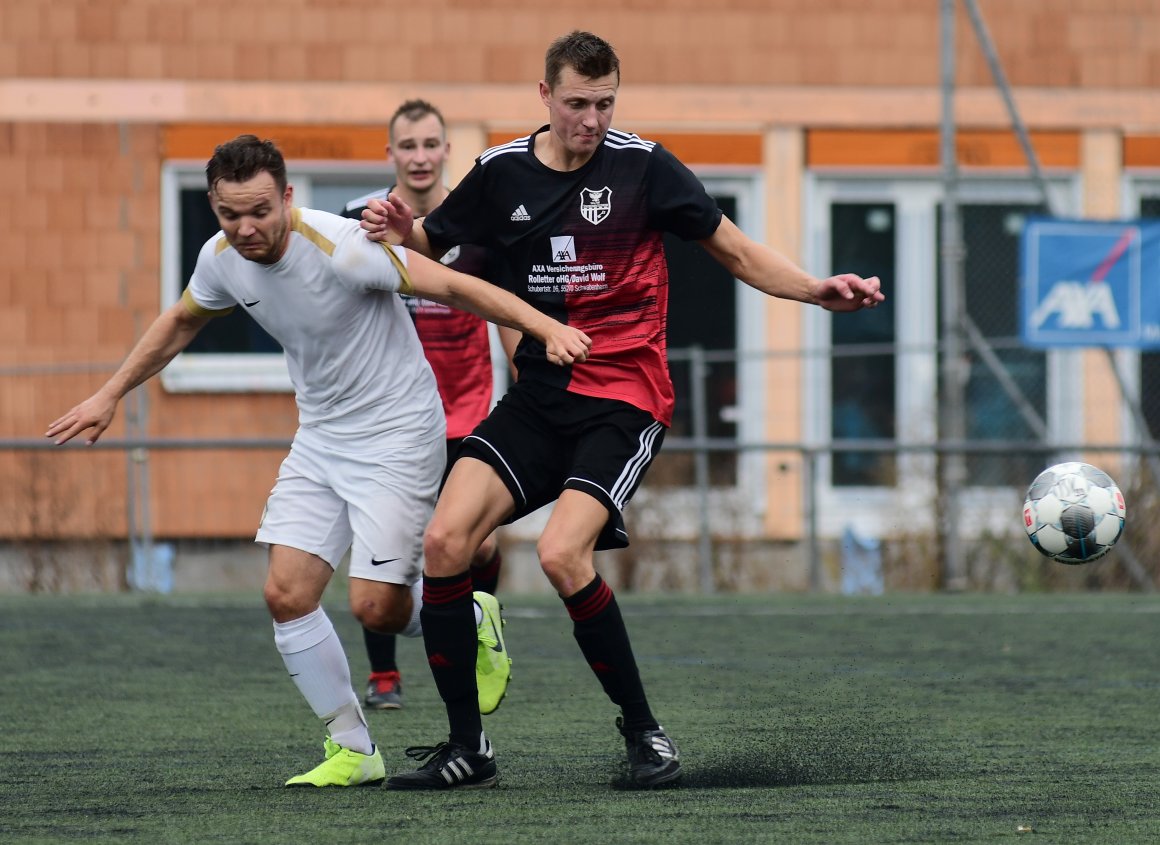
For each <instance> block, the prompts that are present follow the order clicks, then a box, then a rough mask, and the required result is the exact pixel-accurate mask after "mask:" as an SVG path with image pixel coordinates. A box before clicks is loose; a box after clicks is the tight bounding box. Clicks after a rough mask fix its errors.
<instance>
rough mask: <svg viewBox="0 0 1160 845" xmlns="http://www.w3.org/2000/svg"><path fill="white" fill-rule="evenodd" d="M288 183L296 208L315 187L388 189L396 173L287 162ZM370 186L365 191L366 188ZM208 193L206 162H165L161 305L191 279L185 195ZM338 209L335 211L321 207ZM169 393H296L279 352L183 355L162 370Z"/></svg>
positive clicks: (380, 166) (375, 167)
mask: <svg viewBox="0 0 1160 845" xmlns="http://www.w3.org/2000/svg"><path fill="white" fill-rule="evenodd" d="M286 169H287V172H286V176H287V181H288V182H289V183H290V184H291V185H293V186H294V205H295V206H299V207H306V208H311V207H313V206H312V205H311V202H312V200H313V197H314V192H315V188H316V183H318V182H337V183H340V184H342V183H349V184H350V186H351V193H350V197H351V198H353V197H355V196H358V195H359V194H360V193H366V192H367V191H369V190H374V189H375V188H379V187H386V186H387V185H390V184H391V182H392V180H393V178H394V171H393V169H392V168H391V167H390V166H389V165H388V164H387V163H386V161H378V162H372V161H351V162H336V161H293V162H287V168H286ZM368 185H369V186H371V187H365V186H368ZM192 188H198V189H201V190H205V162H204V161H200V160H199V161H195V160H190V159H173V160H169V161H166V162H165V163H164V165H163V166H162V170H161V209H160V214H161V279H160V285H161V307H162V309H165V308H168V307H169V306H171V305H173V304H174V303H175V302H177V301H178V300H179V299H180V298H181V293H182V291H183V290H184V288H185V285H186V284H187V283H188V281H189V280H188V279H184V278H182V274H181V226H182V215H181V204H180V199H181V193H182V192H183V191H185V190H189V189H192ZM323 210H326V211H336V210H337V209H323ZM161 384H162V386H163V387H164V389H165V390H167V391H168V392H170V393H292V392H293V390H294V387H293V385H292V384H291V383H290V372H289V369H288V368H287V366H286V358H285V356H284V355H282V354H281V353H269V352H234V353H205V352H202V353H197V352H181V353H179V354H178V355H177V357H175V358H174V359H173V361H171V362H170V363H169V365H168V366H167V367H166V368H165V369H164V370H162V371H161Z"/></svg>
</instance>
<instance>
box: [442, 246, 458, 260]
mask: <svg viewBox="0 0 1160 845" xmlns="http://www.w3.org/2000/svg"><path fill="white" fill-rule="evenodd" d="M458 258H459V246H458V245H456V246H453V247H451V249H449V250H447V252H445V253H443V257H442V258H440V259H439V261H440V262H441V263H443V264H454V263H455V261H456V260H457V259H458Z"/></svg>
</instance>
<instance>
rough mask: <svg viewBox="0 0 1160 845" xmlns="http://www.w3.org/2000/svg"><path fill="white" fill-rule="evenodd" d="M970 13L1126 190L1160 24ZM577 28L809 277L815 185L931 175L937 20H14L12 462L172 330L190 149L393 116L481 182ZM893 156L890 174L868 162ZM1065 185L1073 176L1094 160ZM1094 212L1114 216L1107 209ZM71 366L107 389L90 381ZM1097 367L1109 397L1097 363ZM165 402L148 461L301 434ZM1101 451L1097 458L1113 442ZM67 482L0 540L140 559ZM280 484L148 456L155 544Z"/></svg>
mask: <svg viewBox="0 0 1160 845" xmlns="http://www.w3.org/2000/svg"><path fill="white" fill-rule="evenodd" d="M980 6H981V8H982V11H983V13H984V15H985V17H986V19H987V22H988V25H989V28H990V32H991V33H992V36H993V38H994V40H995V42H996V45H997V48H998V51H999V55H1000V58H1001V60H1002V62H1003V64H1004V67H1005V69H1006V72H1007V74H1008V76H1009V78H1010V80H1011V82H1012V83H1013V85H1014V86H1016V96H1017V100H1018V102H1019V105H1020V109H1021V111H1022V114H1023V117H1024V119H1025V120H1026V122H1027V123H1028V125H1029V126H1030V127H1031V128H1032V129H1033V130H1036V131H1037V132H1040V133H1042V134H1041V135H1040V136H1039V140H1038V142H1037V143H1038V144H1042V145H1043V146H1042V148H1041V149H1042V152H1043V154H1044V155H1045V156H1048V157H1049V156H1050V154H1051V151H1052V150H1056V151H1057V152H1058V149H1057V146H1053V144H1054V143H1055V142H1057V141H1058V139H1059V138H1060V137H1062V138H1064V143H1065V144H1066V143H1077V141H1076V139H1079V138H1086V137H1088V135H1085V134H1084V133H1092V132H1094V133H1098V138H1099V140H1098V141H1097V142H1093V143H1090V144H1088V145H1087V146H1085V148H1084V149H1085V152H1084V155H1083V164H1082V167H1083V172H1084V175H1085V178H1088V176H1089V174H1090V178H1092V179H1093V180H1098V186H1099V190H1101V191H1105V192H1106V191H1107V190H1108V186H1109V185H1115V184H1116V180H1117V179H1118V178H1119V174H1120V173H1121V172H1122V159H1123V155H1122V152H1121V148H1122V147H1123V148H1125V149H1126V148H1127V147H1126V146H1125V144H1126V143H1135V144H1136V145H1137V147H1138V148H1140V149H1146V150H1147V149H1155V145H1154V138H1155V136H1157V135H1160V97H1156V96H1155V93H1154V89H1155V88H1156V87H1157V86H1158V84H1160V0H1070V2H1065V0H1020V2H1018V3H1010V2H1006V0H980ZM577 27H579V28H586V29H591V30H593V31H595V32H598V33H600V34H602V35H603V36H605V37H607V38H608V39H609V40H610V41H612V42H613V43H614V44H615V45H616V46H617V48H618V50H619V52H620V55H621V58H622V69H623V76H624V81H625V85H624V89H623V91H622V93H621V97H620V101H619V105H618V112H617V125H619V126H622V127H623V128H627V129H632V130H634V131H639V132H642V134H645V133H647V134H651V135H654V136H655V135H664V134H666V133H667V134H669V135H677V134H681V133H683V134H684V135H685V136H686V137H687V138H690V139H693V140H695V139H696V137H698V136H708V137H709V139H710V140H709V142H708V145H707V147H706V148H707V149H709V150H717V151H718V154H719V155H720V156H721V158H722V161H721V162H720V163H722V164H730V162H728V161H726V160H725V159H726V158H727V155H728V150H730V149H732V148H733V144H732V143H731V142H723V141H722V139H723V138H725V139H729V138H737V137H744V138H748V139H749V141H751V142H752V144H753V145H754V146H753V148H754V149H756V150H758V153H757V156H756V159H755V160H752V161H748V162H746V163H742V164H741V165H736V164H734V166H742V167H748V168H750V169H751V171H752V172H754V173H757V174H760V175H761V176H762V177H763V178H764V180H765V184H766V186H767V190H768V195H767V197H766V207H765V209H764V212H765V213H764V220H765V221H766V236H767V237H768V239H769V241H770V242H771V243H772V244H774V245H775V246H777V247H779V248H780V249H782V250H783V251H784V252H786V253H787V254H789V255H790V256H791V257H795V258H798V259H800V258H801V249H800V247H801V242H800V239H801V237H802V235H801V226H800V214H801V202H802V198H801V178H802V175H803V173H804V172H805V169H806V168H807V167H809V166H829V167H834V166H836V167H842V166H851V167H855V168H864V167H884V168H894V169H898V168H902V169H906V168H919V169H921V168H926V169H930V168H932V167H934V166H935V165H936V164H937V155H936V154H937V146H935V147H933V148H932V146H931V142H930V138H931V137H932V135H931V133H932V132H933V131H934V130H935V129H936V127H937V124H938V118H939V108H940V102H941V101H940V96H939V90H938V87H937V86H938V79H939V64H938V52H937V51H938V43H939V27H938V4H937V3H935V2H933V0H869V1H868V2H867V0H717V2H708V3H706V2H704V1H703V0H702V2H697V3H694V2H692V0H628V2H625V0H586V2H575V0H558V2H555V3H552V4H544V3H542V2H531V0H503V1H502V2H501V0H432V2H428V3H425V4H423V6H422V7H421V8H412V9H403V10H398V11H396V10H395V8H394V7H391V6H390V5H380V6H374V5H371V6H367V5H366V4H363V3H356V2H352V0H297V2H287V3H285V4H281V5H279V6H276V7H269V6H263V7H249V6H243V5H242V4H238V3H236V2H229V3H226V2H222V0H196V2H195V0H164V2H161V0H122V1H121V2H115V3H114V2H110V0H56V2H54V3H52V4H48V3H43V2H33V3H5V4H3V5H2V6H0V197H2V201H0V227H2V229H3V231H4V232H5V233H6V237H5V241H4V247H3V249H2V250H0V368H3V373H4V376H3V382H2V384H3V401H2V402H0V438H35V437H38V436H40V434H41V433H42V432H43V430H44V428H45V426H46V424H47V423H48V422H49V421H50V420H52V419H53V418H55V417H56V416H57V415H58V414H59V413H61V412H62V411H64V410H65V409H67V407H69V406H70V405H71V404H72V403H74V402H75V401H77V400H79V399H80V398H82V397H84V396H86V395H88V394H89V393H90V392H91V391H92V390H93V389H94V388H95V387H96V386H97V385H99V384H100V383H101V382H102V381H103V380H104V378H105V377H107V375H108V372H109V371H110V370H111V368H113V367H115V366H116V364H117V363H118V362H119V360H120V359H121V358H122V357H123V355H124V353H125V351H126V350H127V348H128V347H129V345H130V344H131V343H132V342H133V340H134V339H135V338H136V337H138V336H139V335H140V333H141V331H143V330H144V328H145V327H146V326H147V325H148V323H149V322H150V321H151V320H152V319H153V317H154V316H155V315H156V314H157V313H158V311H159V310H160V308H161V307H163V303H162V302H161V297H160V287H159V284H158V275H159V272H160V243H161V238H160V226H159V209H160V205H161V200H160V194H159V178H160V172H161V167H162V163H163V161H164V160H165V158H166V156H167V150H166V148H165V139H166V138H167V137H171V136H172V134H173V132H174V130H175V128H176V129H182V130H189V129H190V128H191V127H194V128H196V127H198V126H203V127H204V126H206V125H214V126H217V127H221V129H222V132H223V133H227V132H228V133H233V132H234V131H243V130H245V129H247V127H250V126H252V125H253V124H254V123H255V122H260V123H263V124H267V125H271V124H273V125H297V126H301V127H304V128H310V127H318V128H320V129H323V130H325V129H326V128H327V127H331V126H336V125H352V126H369V127H378V128H380V129H381V128H382V125H383V123H384V121H385V117H386V115H387V114H389V112H390V111H391V109H392V108H393V107H394V105H395V104H396V103H398V102H399V101H401V100H402V99H404V98H406V97H410V96H423V97H427V98H429V99H432V100H433V101H435V102H437V103H439V104H440V106H441V107H442V108H443V110H444V112H445V114H446V115H447V117H448V120H449V122H450V132H451V134H452V137H453V138H455V139H457V147H456V158H455V160H454V162H453V170H454V171H455V174H454V175H456V176H457V175H460V174H462V173H463V172H465V170H466V168H467V167H468V166H469V165H470V161H471V157H472V155H473V153H470V152H469V150H468V149H467V148H468V147H470V146H473V145H474V146H477V147H478V146H479V145H480V144H481V142H483V141H484V139H492V138H495V137H503V136H506V137H511V135H512V134H514V133H516V132H524V131H527V130H528V129H529V128H530V127H532V126H534V125H536V124H537V123H538V122H540V121H542V119H543V107H542V105H541V104H540V102H539V100H538V98H537V96H536V90H535V83H536V80H538V79H539V78H540V76H541V75H542V56H543V51H544V48H545V46H546V44H547V43H548V42H549V41H550V40H551V39H552V38H553V37H555V36H557V35H559V34H562V33H564V32H567V31H568V30H570V29H572V28H577ZM957 44H958V51H957V53H958V59H957V76H958V82H959V85H960V86H961V87H960V90H959V92H958V96H957V110H956V113H957V115H958V118H959V120H960V125H961V127H962V128H963V129H964V130H978V131H983V132H1000V133H1003V132H1006V128H1007V126H1008V121H1007V115H1006V113H1005V111H1004V108H1003V103H1002V100H1001V99H1000V98H999V96H998V95H997V94H996V92H995V90H994V88H993V87H991V84H990V83H991V80H990V77H989V72H988V70H987V67H986V64H985V62H984V60H983V56H982V53H981V51H980V50H979V48H978V46H977V44H976V43H975V40H974V36H973V34H972V33H971V31H970V27H969V24H968V22H967V20H966V19H965V17H964V16H963V15H962V14H961V13H960V15H959V19H958V26H957ZM867 130H874V131H875V132H878V131H880V130H891V131H892V132H896V133H898V132H902V133H911V134H908V135H899V134H890V135H882V134H867V132H866V131H867ZM1051 133H1056V134H1055V135H1052V134H1051ZM225 137H228V134H223V135H222V138H223V139H224V138H225ZM714 137H715V138H716V142H714V141H713V138H714ZM1125 137H1127V141H1125ZM907 139H910V141H907ZM915 139H918V140H917V141H916V140H915ZM1068 139H1070V141H1069V140H1068ZM911 142H913V143H911ZM826 143H830V144H831V146H830V147H826V146H825V144H826ZM875 143H879V144H881V146H882V149H884V150H886V151H887V154H890V155H897V156H899V157H900V158H899V160H897V161H882V160H877V159H873V157H871V159H870V160H865V158H866V156H867V155H870V152H872V150H873V149H874V144H875ZM996 143H998V146H996V145H995V144H994V143H993V144H990V145H988V144H983V145H982V146H981V147H977V148H976V149H984V148H985V149H989V150H993V149H997V148H999V147H1003V148H1004V149H1008V150H1011V149H1016V150H1017V147H1016V146H1015V144H1014V140H1013V137H1011V136H1010V135H1009V134H1008V135H1007V136H1006V140H1005V141H1003V142H1001V143H1000V142H996ZM908 144H909V145H908ZM1004 144H1005V145H1006V146H1005V147H1004ZM1149 145H1152V146H1149ZM1077 149H1078V147H1077ZM825 150H829V152H828V153H827V154H828V155H829V156H830V158H825V157H824V156H823V152H824V151H825ZM932 150H933V151H934V153H935V155H934V157H932ZM960 150H961V156H963V160H964V164H965V165H967V166H970V165H972V164H973V165H976V166H978V165H982V166H996V165H999V166H1003V165H1005V164H1008V162H1007V160H1006V159H1004V160H1002V161H999V162H996V161H992V160H988V161H983V162H980V161H978V160H976V159H972V158H971V150H972V147H971V140H970V138H969V137H968V138H966V139H965V140H964V141H963V143H962V144H961V145H960ZM868 151H870V152H868ZM204 154H208V152H207V151H204V150H203V155H204ZM360 155H362V153H360ZM819 156H821V157H820V158H819ZM1144 160H1145V161H1147V160H1148V159H1147V156H1146V155H1145V156H1144ZM709 163H710V164H711V163H712V162H709ZM1048 163H1049V164H1050V161H1049V162H1048ZM1152 163H1153V164H1160V156H1158V157H1157V161H1155V162H1152ZM1011 164H1012V166H1017V165H1018V164H1019V162H1018V160H1015V161H1014V162H1013V163H1011ZM1066 166H1073V167H1078V166H1079V163H1078V159H1077V161H1076V163H1074V164H1072V165H1066ZM1095 186H1096V183H1095V182H1093V187H1095ZM1089 207H1090V209H1091V210H1092V211H1093V212H1095V213H1099V214H1103V213H1105V212H1106V210H1107V209H1114V208H1115V204H1114V202H1111V201H1104V200H1101V201H1099V202H1095V201H1093V202H1092V203H1091V204H1089ZM796 320H797V318H796V317H795V311H794V309H793V308H792V307H786V306H785V305H784V304H781V303H771V304H770V305H769V310H768V314H767V323H768V324H769V325H770V326H771V327H772V326H778V327H784V331H778V332H777V333H776V335H777V340H778V342H780V343H783V344H789V343H792V342H794V340H795V338H797V337H799V329H798V325H797V322H796ZM81 362H88V363H89V366H88V367H87V368H80V367H76V366H74V365H76V364H78V363H81ZM783 366H784V365H783ZM1090 366H1091V367H1092V368H1093V373H1094V374H1098V368H1099V366H1100V364H1099V362H1096V361H1093V362H1092V363H1091V364H1090ZM1105 381H1106V380H1105ZM768 383H769V384H770V385H777V386H778V390H780V391H783V392H784V391H786V390H788V391H790V393H791V394H792V393H795V392H796V387H795V385H798V384H799V383H800V372H798V371H794V370H789V371H783V372H779V371H775V370H773V369H771V371H770V374H769V379H768ZM147 396H148V402H149V406H150V412H149V416H148V419H149V420H150V430H149V432H148V433H149V434H150V435H152V436H157V437H181V436H193V435H198V436H205V437H219V436H221V437H224V436H238V437H260V438H280V437H289V436H290V435H291V433H292V432H293V429H294V421H295V413H294V408H293V404H292V401H291V400H290V398H289V397H288V396H286V395H281V394H276V395H265V394H263V395H257V394H247V395H181V396H175V395H170V394H166V393H165V392H164V391H162V389H161V388H160V386H159V384H157V383H156V382H154V383H153V384H152V385H151V386H150V387H149V389H148V391H147ZM791 407H792V402H791ZM795 418H796V414H793V413H789V414H779V415H776V417H775V415H772V414H771V415H770V419H771V423H770V426H771V427H770V430H769V432H768V436H769V437H770V439H771V440H791V439H794V437H795V436H796V435H797V434H800V432H797V431H795V430H794V426H793V425H792V424H790V425H788V426H787V425H786V423H785V421H786V420H793V419H795ZM775 419H776V420H777V422H772V420H775ZM125 420H126V413H125V410H124V409H122V413H121V414H120V415H119V416H118V419H117V421H116V422H115V423H114V427H113V429H112V430H111V431H110V435H109V436H120V435H124V434H125V433H126V429H125V427H124V426H125ZM1096 425H1098V426H1099V431H1100V432H1102V431H1103V430H1104V427H1105V426H1106V425H1112V426H1114V421H1113V422H1111V423H1108V422H1107V421H1106V420H1105V421H1103V422H1099V423H1098V424H1096ZM1101 436H1102V434H1101ZM55 457H59V456H53V458H54V459H50V457H49V456H47V455H43V454H40V453H37V454H36V455H35V456H33V455H30V454H27V453H11V452H4V453H0V477H4V478H15V479H30V480H28V481H22V482H20V483H5V484H2V485H0V508H2V509H3V510H2V512H3V513H5V514H6V515H7V517H8V523H9V525H8V528H7V529H4V528H3V527H0V531H4V530H7V531H9V532H15V533H18V534H19V533H23V532H28V531H30V530H33V531H34V530H36V529H35V526H36V525H43V524H44V523H45V521H46V520H54V521H55V524H58V525H59V526H61V529H60V530H62V531H64V532H66V533H70V534H77V535H86V534H92V533H99V532H101V531H107V530H110V529H109V527H110V526H114V528H113V529H112V530H114V531H123V530H124V525H125V521H126V518H127V516H126V508H125V505H124V484H125V482H124V478H125V475H126V473H127V471H128V470H127V467H126V465H125V459H124V456H122V455H120V454H118V453H111V452H101V453H99V454H96V455H74V454H71V453H70V454H69V455H68V456H67V457H63V458H61V459H59V460H56V459H55ZM279 457H280V455H279V453H278V452H277V451H275V450H265V451H259V452H255V453H237V452H222V453H206V452H180V453H162V452H154V453H153V455H152V456H151V462H152V468H153V477H154V478H155V479H158V481H157V482H156V483H155V484H154V489H153V496H152V499H151V501H152V505H153V519H154V527H155V530H156V531H157V533H158V534H159V535H162V536H165V535H169V536H223V535H225V536H244V535H246V534H249V533H250V532H251V531H252V529H253V526H254V522H255V520H256V517H257V513H258V512H259V510H260V503H261V502H262V501H263V499H264V497H265V494H266V492H267V491H268V489H269V486H270V483H271V480H272V478H273V476H274V472H275V470H276V466H277V461H278V458H279ZM782 457H784V456H778V457H776V458H774V462H775V463H777V465H778V466H788V468H787V469H784V470H780V471H779V472H782V473H791V474H792V473H793V472H794V467H793V465H792V463H791V464H789V465H787V464H786V462H785V461H784V460H782ZM780 483H781V485H782V486H783V488H784V489H788V490H791V491H792V490H797V489H799V487H800V485H798V484H796V483H788V480H787V479H786V478H782V479H781V482H780ZM36 484H42V485H47V488H46V489H47V492H45V493H42V494H38V495H40V496H41V498H38V499H36V501H37V502H42V504H36V505H29V504H28V491H29V490H30V489H31V488H32V487H34V486H35V485H36ZM61 491H68V494H67V495H64V494H63V493H62V492H61ZM778 502H779V503H780V504H779V505H778V506H779V507H781V508H783V509H784V511H785V512H784V513H782V514H772V515H771V517H770V518H769V519H768V520H767V524H768V525H770V526H774V525H779V526H786V525H791V526H792V525H796V524H800V520H798V519H795V517H797V516H799V515H800V501H798V500H797V499H796V498H795V496H794V495H792V494H791V495H788V496H786V495H781V496H779V497H778ZM62 503H63V504H62ZM775 517H776V518H775ZM771 530H773V529H772V528H771Z"/></svg>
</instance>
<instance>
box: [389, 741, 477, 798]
mask: <svg viewBox="0 0 1160 845" xmlns="http://www.w3.org/2000/svg"><path fill="white" fill-rule="evenodd" d="M483 742H484V746H483V751H482V752H478V751H472V750H471V749H470V748H468V747H467V746H465V745H459V744H453V743H450V742H441V743H439V744H438V745H434V746H427V745H417V746H413V747H411V748H408V749H407V750H406V755H407V756H408V757H410V758H411V759H412V760H419V761H423V760H426V761H427V762H426V763H424V764H423V765H422V767H420V768H419V769H416V770H415V771H413V772H407V773H406V774H403V775H395V776H394V777H392V778H388V779H387V789H489V788H490V787H493V786H495V785H496V783H497V782H498V781H499V771H498V770H497V769H496V765H495V749H493V748H492V747H491V742H490V741H489V740H486V739H485V740H484V741H483Z"/></svg>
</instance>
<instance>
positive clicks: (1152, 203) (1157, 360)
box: [1127, 174, 1160, 440]
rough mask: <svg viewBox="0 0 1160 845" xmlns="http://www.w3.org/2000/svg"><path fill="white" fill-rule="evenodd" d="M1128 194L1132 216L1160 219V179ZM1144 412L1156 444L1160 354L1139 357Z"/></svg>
mask: <svg viewBox="0 0 1160 845" xmlns="http://www.w3.org/2000/svg"><path fill="white" fill-rule="evenodd" d="M1127 194H1128V216H1129V217H1144V218H1158V217H1160V175H1154V174H1148V175H1138V176H1135V177H1134V178H1133V179H1132V180H1131V183H1130V186H1129V190H1128V192H1127ZM1139 370H1140V393H1139V402H1140V411H1141V412H1142V415H1143V417H1144V422H1145V423H1146V424H1147V426H1148V432H1147V433H1148V434H1149V435H1150V436H1151V438H1152V439H1153V440H1160V351H1156V350H1145V351H1142V352H1140V356H1139Z"/></svg>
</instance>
